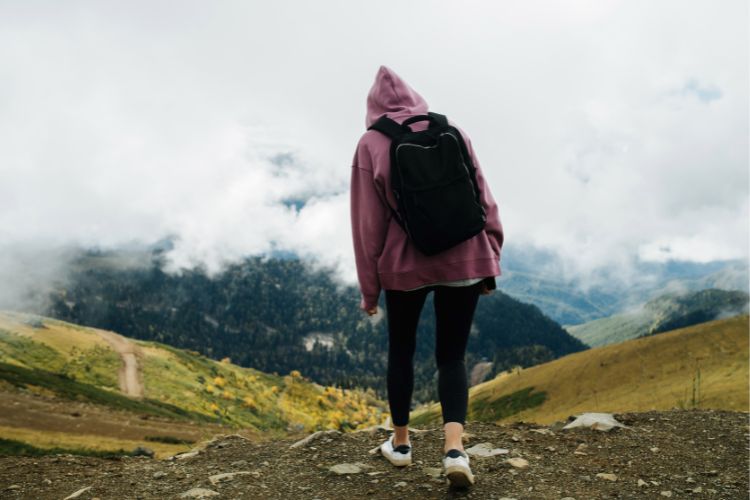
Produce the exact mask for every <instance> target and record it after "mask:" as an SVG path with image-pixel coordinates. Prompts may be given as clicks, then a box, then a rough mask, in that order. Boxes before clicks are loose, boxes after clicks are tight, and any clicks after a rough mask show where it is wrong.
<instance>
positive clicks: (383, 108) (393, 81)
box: [365, 66, 428, 128]
mask: <svg viewBox="0 0 750 500" xmlns="http://www.w3.org/2000/svg"><path fill="white" fill-rule="evenodd" d="M427 111H428V108H427V102H425V100H424V98H422V96H421V95H419V94H418V93H417V92H416V91H415V90H414V89H413V88H411V87H410V86H409V84H408V83H406V82H405V81H404V80H402V79H401V77H400V76H398V75H397V74H396V73H394V71H393V70H392V69H390V68H388V67H387V66H381V67H380V69H378V73H377V75H375V82H374V83H373V84H372V87H371V88H370V93H369V94H367V117H366V119H365V125H366V126H367V127H368V128H369V127H370V125H372V124H373V123H375V122H376V121H377V120H378V118H380V117H381V116H383V115H385V114H387V115H388V117H389V118H392V119H394V120H396V121H397V122H399V123H401V122H402V121H403V120H405V119H406V118H408V117H409V116H412V115H424V114H426V113H427Z"/></svg>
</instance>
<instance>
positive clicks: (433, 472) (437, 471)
mask: <svg viewBox="0 0 750 500" xmlns="http://www.w3.org/2000/svg"><path fill="white" fill-rule="evenodd" d="M422 470H423V471H425V473H426V474H427V475H428V476H430V477H440V476H441V475H442V474H443V469H441V468H440V467H425V468H424V469H422Z"/></svg>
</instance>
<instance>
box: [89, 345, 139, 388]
mask: <svg viewBox="0 0 750 500" xmlns="http://www.w3.org/2000/svg"><path fill="white" fill-rule="evenodd" d="M97 331H98V333H99V335H100V336H101V337H102V338H103V339H104V340H106V341H107V342H108V343H109V345H111V346H112V348H113V349H114V350H115V351H117V353H118V354H119V355H120V357H121V358H122V361H123V365H122V368H120V371H119V373H118V378H119V380H120V390H121V391H122V392H124V393H125V394H126V395H127V396H130V397H132V398H142V397H143V384H142V383H141V378H140V369H139V368H138V356H137V355H138V354H139V349H138V346H137V345H135V344H134V343H132V342H131V341H130V340H129V339H127V338H126V337H123V336H122V335H118V334H117V333H115V332H108V331H105V330H97Z"/></svg>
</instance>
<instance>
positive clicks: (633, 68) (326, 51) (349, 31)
mask: <svg viewBox="0 0 750 500" xmlns="http://www.w3.org/2000/svg"><path fill="white" fill-rule="evenodd" d="M381 64H385V65H387V66H389V67H390V68H392V69H393V70H394V71H396V72H397V73H398V74H399V75H401V76H402V77H403V78H404V79H405V80H406V81H407V82H409V83H410V84H411V85H412V87H414V88H415V89H416V90H417V91H418V92H420V93H421V94H422V95H423V96H424V97H425V99H426V100H427V102H428V103H429V104H430V107H431V109H433V110H435V111H438V112H442V113H444V114H447V115H448V116H449V117H451V118H452V119H453V120H455V121H456V122H457V123H459V124H460V125H461V127H462V128H463V129H464V130H466V132H467V133H468V134H469V135H470V136H471V137H472V141H473V144H474V147H475V150H476V152H477V155H478V157H479V161H480V164H481V166H482V168H483V169H484V171H485V175H486V177H487V179H488V181H489V183H490V186H491V189H492V192H493V194H494V196H495V198H496V200H497V201H498V205H499V208H500V215H501V219H502V221H503V225H504V227H505V231H506V245H509V246H511V245H518V246H519V247H521V246H523V245H535V246H538V247H543V248H548V249H553V250H554V251H556V252H559V253H560V254H561V256H562V257H563V258H564V260H565V262H566V263H567V267H566V268H567V269H569V270H572V272H575V273H580V274H581V275H585V274H586V273H590V272H592V270H596V269H601V268H608V267H609V268H621V269H627V268H628V267H629V266H630V265H632V263H633V262H635V261H636V260H637V259H646V260H662V261H663V260H666V259H681V260H691V261H700V262H707V261H712V260H716V259H730V258H747V255H748V210H749V207H748V189H749V185H748V135H749V133H748V12H747V2H745V1H742V0H737V1H720V2H714V1H708V0H707V1H686V0H678V1H662V0H660V1H657V2H654V1H634V0H628V1H622V2H618V1H602V0H591V1H558V0H550V1H546V2H541V1H530V0H521V1H498V2H490V1H483V2H477V1H462V2H438V1H408V2H404V1H383V0H381V1H378V2H361V1H351V0H350V1H339V2H334V1H325V0H318V1H315V2H309V1H301V0H300V1H274V2H253V1H238V2H182V1H181V2H158V1H151V0H150V1H142V2H138V1H129V2H104V1H92V2H74V1H65V2H58V1H50V2H24V1H14V2H12V1H4V0H3V1H0V263H2V262H3V260H2V255H1V254H2V252H3V251H4V249H5V250H7V249H8V248H11V247H12V248H13V249H14V251H15V252H18V248H23V247H24V246H29V247H35V246H36V247H38V246H47V247H56V246H60V245H66V244H70V243H72V244H82V245H93V246H103V247H117V246H118V245H122V244H128V243H133V242H144V243H150V242H153V241H156V240H158V239H160V238H162V237H164V236H167V235H171V236H174V237H177V238H178V239H177V247H176V248H175V250H174V251H173V252H172V253H171V254H170V258H171V261H170V262H171V268H172V269H178V268H180V267H185V266H192V265H195V264H196V263H204V264H206V265H208V266H209V268H210V269H212V270H218V269H220V268H221V266H222V264H223V263H225V262H228V261H233V260H236V259H239V258H241V257H242V256H245V255H249V254H257V253H261V252H267V251H269V250H271V249H291V250H294V251H297V252H299V253H301V254H303V255H306V256H308V257H317V258H318V259H320V261H321V262H323V263H324V264H327V265H333V266H337V267H338V269H339V270H340V272H341V275H342V276H343V277H344V278H345V279H346V280H348V281H349V282H351V283H355V282H356V281H355V280H356V275H355V273H354V267H353V250H352V244H351V235H350V226H349V224H350V222H349V191H348V188H349V176H350V166H351V160H352V157H353V153H354V148H355V145H356V143H357V140H358V139H359V137H360V136H361V134H362V133H363V132H364V131H365V125H364V123H365V99H366V95H367V91H368V90H369V88H370V85H371V84H372V81H373V78H374V76H375V73H376V71H377V69H378V67H379V66H380V65H381ZM290 200H298V201H300V200H303V201H305V204H304V205H303V206H302V208H301V209H299V208H298V207H299V205H297V206H295V205H294V204H290V203H289V201H290Z"/></svg>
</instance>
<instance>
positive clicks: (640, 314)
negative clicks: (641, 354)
mask: <svg viewBox="0 0 750 500" xmlns="http://www.w3.org/2000/svg"><path fill="white" fill-rule="evenodd" d="M747 312H748V295H747V294H746V293H744V292H740V291H727V290H718V289H706V290H700V291H697V292H689V293H674V292H673V293H666V294H663V295H660V296H659V297H656V298H654V299H652V300H650V301H648V302H647V303H646V304H644V305H643V306H642V307H639V308H636V309H632V310H629V311H626V312H623V313H620V314H615V315H612V316H609V317H606V318H601V319H597V320H593V321H589V322H587V323H583V324H581V325H568V326H566V327H565V329H566V330H567V331H568V332H569V333H570V334H571V335H573V336H574V337H576V338H577V339H579V340H581V341H582V342H584V343H585V344H587V345H590V346H592V347H597V346H602V345H607V344H613V343H616V342H622V341H624V340H629V339H634V338H637V337H641V336H643V335H651V334H654V333H660V332H665V331H669V330H673V329H675V328H681V327H685V326H690V325H695V324H698V323H703V322H706V321H710V320H712V319H715V318H717V317H729V316H734V315H738V314H743V313H747Z"/></svg>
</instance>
